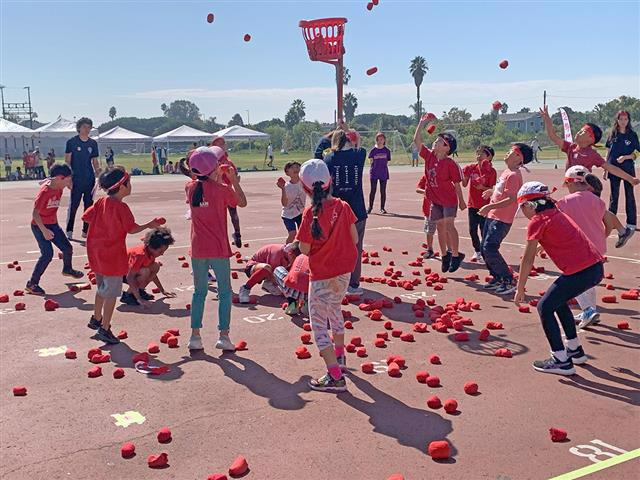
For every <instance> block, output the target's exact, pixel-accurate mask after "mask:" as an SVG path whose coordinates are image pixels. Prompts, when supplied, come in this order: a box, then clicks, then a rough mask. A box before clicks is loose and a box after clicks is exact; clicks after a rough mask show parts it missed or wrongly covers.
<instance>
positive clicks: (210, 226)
mask: <svg viewBox="0 0 640 480" xmlns="http://www.w3.org/2000/svg"><path fill="white" fill-rule="evenodd" d="M223 156H224V151H223V150H222V149H221V148H220V147H200V148H197V149H195V150H193V151H192V152H191V155H190V156H189V166H190V175H195V180H192V181H191V182H189V183H188V184H187V186H186V188H185V191H186V197H187V203H188V204H189V207H190V212H191V250H190V254H191V266H192V269H193V283H194V291H193V298H192V300H191V338H190V339H189V349H190V350H202V349H203V346H202V338H201V337H200V329H201V328H202V316H203V314H204V302H205V299H206V297H207V292H208V290H209V289H208V287H209V282H208V278H207V276H208V273H209V269H213V271H214V272H215V275H216V277H217V281H218V331H219V332H220V336H219V339H218V342H217V343H216V348H218V349H221V350H225V351H234V350H235V347H234V344H233V343H231V340H230V339H229V325H230V323H231V265H230V262H229V257H231V246H230V245H229V237H228V233H227V208H228V207H234V208H235V207H246V206H247V198H246V197H245V195H244V192H243V191H242V188H241V187H240V181H239V180H238V176H237V175H236V173H235V171H234V170H233V169H227V170H224V169H223V168H222V167H221V165H220V164H219V162H220V160H221V159H222V157H223ZM223 173H224V174H225V175H227V178H228V180H229V182H230V184H229V185H227V184H225V183H223V182H222V179H221V177H222V175H223Z"/></svg>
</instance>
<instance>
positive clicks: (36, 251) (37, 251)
mask: <svg viewBox="0 0 640 480" xmlns="http://www.w3.org/2000/svg"><path fill="white" fill-rule="evenodd" d="M27 253H40V250H28V251H27Z"/></svg>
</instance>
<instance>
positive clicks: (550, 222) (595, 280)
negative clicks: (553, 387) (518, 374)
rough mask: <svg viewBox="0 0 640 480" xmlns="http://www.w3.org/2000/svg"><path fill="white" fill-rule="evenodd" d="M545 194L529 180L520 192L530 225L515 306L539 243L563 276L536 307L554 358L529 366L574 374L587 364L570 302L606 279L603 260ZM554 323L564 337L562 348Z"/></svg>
mask: <svg viewBox="0 0 640 480" xmlns="http://www.w3.org/2000/svg"><path fill="white" fill-rule="evenodd" d="M549 194H550V192H549V187H547V186H546V185H543V184H542V183H540V182H527V183H525V184H524V185H522V187H521V188H520V191H519V192H518V199H517V201H518V205H519V206H520V208H521V209H522V212H523V213H524V215H525V216H526V217H527V218H528V219H529V225H528V226H527V245H526V247H525V251H524V255H523V256H522V261H521V263H520V277H519V278H518V290H517V293H516V295H515V298H514V302H515V303H516V305H518V306H519V305H520V303H521V302H524V300H525V286H526V284H527V279H528V278H529V272H531V268H532V267H533V260H534V258H535V256H536V251H537V249H538V243H540V245H541V246H542V248H544V250H545V252H547V255H549V258H550V259H551V261H553V263H555V265H556V266H557V267H558V268H559V269H560V271H561V272H562V275H560V277H558V278H557V279H556V281H555V282H553V283H552V284H551V286H550V287H549V288H547V291H546V292H545V294H544V295H543V296H542V298H541V299H540V301H539V303H538V314H539V315H540V319H541V320H542V328H543V329H544V333H545V335H546V336H547V340H548V341H549V345H550V346H551V353H552V355H551V358H548V359H546V360H537V361H535V362H533V368H534V369H535V370H536V371H538V372H543V373H555V374H557V375H573V374H574V373H575V368H574V367H573V364H574V363H575V364H582V363H586V362H587V360H588V359H587V356H586V355H585V353H584V350H583V349H582V346H581V345H580V340H579V339H578V334H577V332H576V323H575V320H574V318H573V315H572V314H571V309H570V308H569V305H568V302H569V301H570V300H571V299H572V298H575V297H576V296H578V295H580V294H581V293H584V292H586V291H587V290H589V289H590V288H592V287H595V286H596V285H598V284H599V283H600V281H601V280H602V278H603V277H604V267H603V264H602V262H603V260H604V259H603V258H602V255H600V253H598V250H597V249H596V247H595V246H594V245H593V243H591V241H590V240H589V239H588V238H587V237H586V236H585V234H584V233H583V232H582V230H580V227H578V226H577V225H576V224H575V223H574V222H573V220H571V219H570V218H569V217H568V216H566V215H565V214H564V213H562V212H561V211H560V210H558V209H557V208H556V204H555V202H554V201H553V200H552V199H551V198H550V196H549ZM556 317H557V320H556ZM558 320H560V324H561V325H562V329H563V330H564V333H565V337H566V338H567V345H566V348H565V345H564V343H563V341H562V335H561V334H560V328H558Z"/></svg>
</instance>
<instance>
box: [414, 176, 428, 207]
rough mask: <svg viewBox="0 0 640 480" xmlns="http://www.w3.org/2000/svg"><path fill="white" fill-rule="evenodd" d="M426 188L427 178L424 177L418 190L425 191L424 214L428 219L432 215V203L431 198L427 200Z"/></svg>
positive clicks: (421, 178)
mask: <svg viewBox="0 0 640 480" xmlns="http://www.w3.org/2000/svg"><path fill="white" fill-rule="evenodd" d="M426 186H427V176H426V175H422V177H420V181H419V182H418V186H417V187H416V188H419V189H420V190H424V195H423V196H422V214H423V215H424V216H425V217H428V216H429V215H430V214H431V202H430V201H429V198H427V190H426Z"/></svg>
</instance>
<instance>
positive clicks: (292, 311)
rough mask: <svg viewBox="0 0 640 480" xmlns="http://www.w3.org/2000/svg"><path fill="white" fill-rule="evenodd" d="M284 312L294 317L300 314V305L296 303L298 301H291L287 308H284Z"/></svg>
mask: <svg viewBox="0 0 640 480" xmlns="http://www.w3.org/2000/svg"><path fill="white" fill-rule="evenodd" d="M284 313H286V314H287V315H289V316H291V317H293V316H295V315H298V314H299V313H300V310H299V309H298V305H296V302H291V303H290V304H289V305H287V308H285V309H284Z"/></svg>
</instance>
